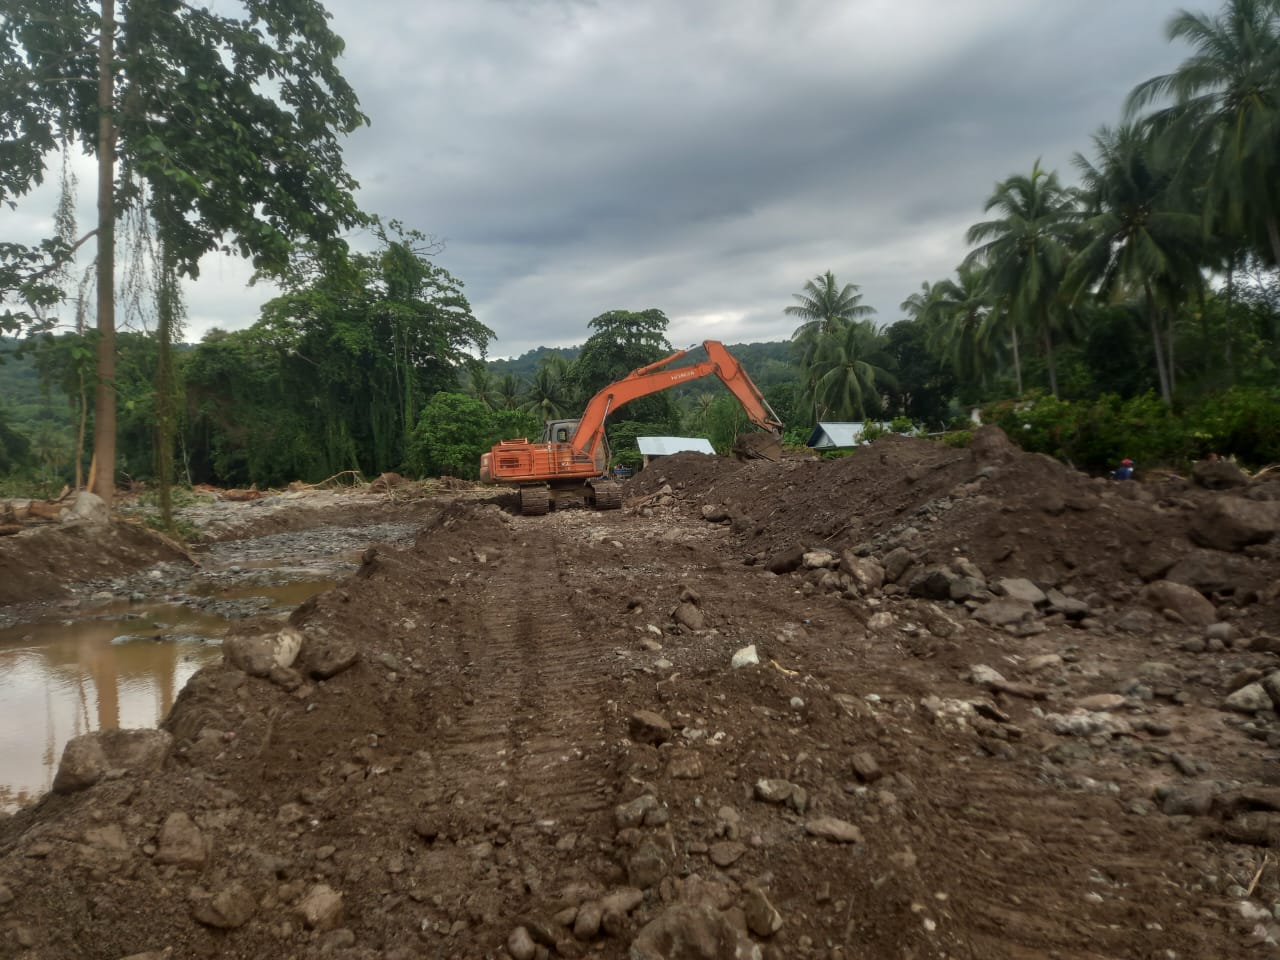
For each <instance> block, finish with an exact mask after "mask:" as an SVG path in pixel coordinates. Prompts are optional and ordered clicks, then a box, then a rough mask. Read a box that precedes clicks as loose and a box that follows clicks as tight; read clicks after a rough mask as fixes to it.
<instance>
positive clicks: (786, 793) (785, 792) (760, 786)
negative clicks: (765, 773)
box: [755, 780, 796, 803]
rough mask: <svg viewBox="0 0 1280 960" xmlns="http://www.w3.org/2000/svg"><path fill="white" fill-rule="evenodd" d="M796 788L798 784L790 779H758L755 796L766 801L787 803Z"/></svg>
mask: <svg viewBox="0 0 1280 960" xmlns="http://www.w3.org/2000/svg"><path fill="white" fill-rule="evenodd" d="M795 789H796V785H795V784H794V783H791V782H790V781H789V780H757V781H756V786H755V796H756V799H757V800H763V801H764V802H765V803H785V802H786V801H787V799H788V798H790V796H791V794H792V793H794V792H795Z"/></svg>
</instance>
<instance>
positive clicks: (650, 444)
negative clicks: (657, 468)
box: [636, 437, 715, 457]
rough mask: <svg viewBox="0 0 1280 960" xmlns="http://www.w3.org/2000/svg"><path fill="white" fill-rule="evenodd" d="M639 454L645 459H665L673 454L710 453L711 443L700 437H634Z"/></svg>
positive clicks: (712, 451)
mask: <svg viewBox="0 0 1280 960" xmlns="http://www.w3.org/2000/svg"><path fill="white" fill-rule="evenodd" d="M636 443H637V445H639V447H640V453H641V455H643V456H646V457H665V456H669V455H670V454H673V453H686V452H691V453H711V454H714V453H715V450H713V449H712V448H711V441H710V440H704V439H703V438H702V437H636Z"/></svg>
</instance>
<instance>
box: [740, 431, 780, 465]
mask: <svg viewBox="0 0 1280 960" xmlns="http://www.w3.org/2000/svg"><path fill="white" fill-rule="evenodd" d="M733 455H734V456H735V457H737V458H738V459H739V460H781V459H782V441H781V440H779V439H778V438H777V437H775V436H774V435H773V434H772V433H761V432H756V433H740V434H738V437H737V439H736V440H734V441H733Z"/></svg>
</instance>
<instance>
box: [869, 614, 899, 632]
mask: <svg viewBox="0 0 1280 960" xmlns="http://www.w3.org/2000/svg"><path fill="white" fill-rule="evenodd" d="M896 622H897V620H896V618H895V617H894V615H893V614H892V613H890V612H889V611H888V610H877V611H876V612H875V613H873V614H872V615H871V616H870V617H868V618H867V629H868V630H877V631H879V630H888V629H889V628H890V627H892V626H893V625H894V624H895V623H896Z"/></svg>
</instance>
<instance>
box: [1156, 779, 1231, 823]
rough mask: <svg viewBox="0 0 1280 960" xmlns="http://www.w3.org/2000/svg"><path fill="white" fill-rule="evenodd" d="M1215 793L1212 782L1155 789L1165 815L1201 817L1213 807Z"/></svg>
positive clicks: (1215, 789)
mask: <svg viewBox="0 0 1280 960" xmlns="http://www.w3.org/2000/svg"><path fill="white" fill-rule="evenodd" d="M1216 793H1217V788H1216V787H1215V786H1214V785H1213V784H1211V783H1196V784H1192V785H1191V786H1189V787H1163V788H1161V789H1160V790H1159V791H1157V799H1159V800H1160V810H1161V812H1162V813H1164V814H1165V815H1166V816H1170V817H1180V816H1191V817H1202V816H1204V815H1205V814H1207V813H1208V812H1209V811H1210V810H1211V809H1212V808H1213V798H1214V796H1215V794H1216Z"/></svg>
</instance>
